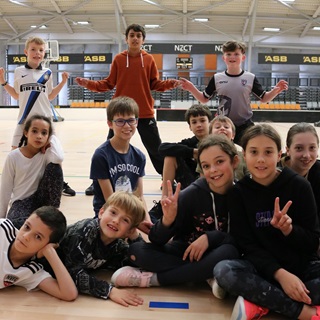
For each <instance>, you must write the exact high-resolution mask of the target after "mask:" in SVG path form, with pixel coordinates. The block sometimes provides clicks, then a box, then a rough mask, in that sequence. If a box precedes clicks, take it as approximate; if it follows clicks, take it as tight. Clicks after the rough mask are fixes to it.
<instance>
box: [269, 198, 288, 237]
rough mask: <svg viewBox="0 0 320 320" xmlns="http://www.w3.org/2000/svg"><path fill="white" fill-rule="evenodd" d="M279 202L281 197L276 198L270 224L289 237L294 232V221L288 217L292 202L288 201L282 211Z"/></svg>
mask: <svg viewBox="0 0 320 320" xmlns="http://www.w3.org/2000/svg"><path fill="white" fill-rule="evenodd" d="M279 201H280V200H279V197H276V199H275V200H274V212H273V217H272V219H271V221H270V223H271V225H272V226H273V227H274V228H277V229H279V230H280V231H281V232H282V233H283V234H284V235H285V236H287V235H289V234H290V232H291V230H292V219H291V218H290V217H289V216H288V215H287V212H288V210H289V208H290V206H291V204H292V201H288V202H287V203H286V205H285V206H284V207H283V209H282V210H280V206H279Z"/></svg>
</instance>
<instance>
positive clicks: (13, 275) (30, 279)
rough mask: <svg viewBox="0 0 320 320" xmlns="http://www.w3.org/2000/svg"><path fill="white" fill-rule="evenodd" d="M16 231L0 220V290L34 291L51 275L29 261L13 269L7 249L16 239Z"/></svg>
mask: <svg viewBox="0 0 320 320" xmlns="http://www.w3.org/2000/svg"><path fill="white" fill-rule="evenodd" d="M17 232H18V230H17V229H16V228H15V227H14V226H13V224H12V222H11V221H10V220H8V219H0V279H1V283H0V289H3V288H6V287H9V286H13V285H15V286H20V287H24V288H26V289H27V290H28V291H30V290H32V289H35V288H36V287H37V286H38V285H39V284H40V283H41V282H42V281H43V280H44V279H47V278H51V275H50V274H49V273H48V272H46V271H45V270H43V266H42V265H41V264H40V263H37V262H35V261H32V260H30V261H29V262H27V263H25V264H23V265H22V266H20V267H18V268H15V267H13V266H12V264H11V261H10V258H9V248H10V247H11V245H12V243H13V241H14V240H15V238H16V233H17Z"/></svg>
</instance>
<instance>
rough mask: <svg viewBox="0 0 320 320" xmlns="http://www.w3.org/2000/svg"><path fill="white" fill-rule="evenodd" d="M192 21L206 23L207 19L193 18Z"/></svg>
mask: <svg viewBox="0 0 320 320" xmlns="http://www.w3.org/2000/svg"><path fill="white" fill-rule="evenodd" d="M193 21H197V22H208V21H209V19H208V18H194V19H193Z"/></svg>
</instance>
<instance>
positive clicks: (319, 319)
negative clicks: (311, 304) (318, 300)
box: [311, 306, 320, 320]
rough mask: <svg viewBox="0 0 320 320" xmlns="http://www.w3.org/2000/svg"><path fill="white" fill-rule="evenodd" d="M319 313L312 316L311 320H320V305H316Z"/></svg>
mask: <svg viewBox="0 0 320 320" xmlns="http://www.w3.org/2000/svg"><path fill="white" fill-rule="evenodd" d="M315 308H316V310H317V314H316V315H314V316H312V317H311V320H320V306H315Z"/></svg>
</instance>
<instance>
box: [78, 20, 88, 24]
mask: <svg viewBox="0 0 320 320" xmlns="http://www.w3.org/2000/svg"><path fill="white" fill-rule="evenodd" d="M77 23H78V24H83V25H85V24H89V21H77Z"/></svg>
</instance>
